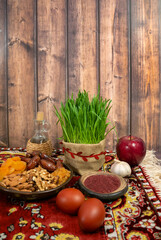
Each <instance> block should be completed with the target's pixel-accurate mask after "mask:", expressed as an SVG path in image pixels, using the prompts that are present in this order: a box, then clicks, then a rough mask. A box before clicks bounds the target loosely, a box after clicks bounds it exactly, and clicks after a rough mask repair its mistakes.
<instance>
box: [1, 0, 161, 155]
mask: <svg viewBox="0 0 161 240" xmlns="http://www.w3.org/2000/svg"><path fill="white" fill-rule="evenodd" d="M160 18H161V2H160V0H135V1H132V0H46V1H43V0H28V1H26V0H0V121H1V124H0V141H1V142H3V143H5V144H6V145H7V146H9V147H25V146H26V143H27V140H28V139H29V138H30V137H31V136H32V134H33V130H34V125H33V120H34V118H35V116H36V112H37V111H38V110H41V111H44V114H45V119H46V120H47V121H49V123H50V125H51V129H50V133H49V136H50V138H51V140H52V143H53V146H55V147H58V146H59V144H58V143H59V140H58V137H60V136H61V128H60V126H57V125H56V121H57V118H56V116H55V115H54V112H53V105H54V104H55V105H56V106H57V108H59V106H60V103H61V102H64V101H65V98H66V97H67V96H68V95H69V96H70V95H71V94H72V93H73V94H74V96H76V95H77V93H78V91H79V90H83V89H85V90H87V91H88V92H89V95H90V97H92V96H93V95H94V94H96V93H97V90H98V86H100V93H101V95H102V96H103V97H104V98H111V99H112V105H113V106H112V110H111V112H110V120H111V121H113V122H114V124H115V125H116V130H117V133H118V137H121V136H123V135H128V134H130V133H131V134H132V135H136V136H139V137H141V138H143V139H144V141H145V142H146V144H147V148H148V149H154V150H156V151H159V150H161V143H160V142H161V132H160V125H161V117H160V111H161V104H160V103H161V94H160V92H161V91H160V85H161V84H160V80H161V77H160V76H161V74H160V69H161V61H160V60H161V23H160V21H159V20H160ZM116 141H117V136H116V134H115V133H111V134H110V135H109V136H108V137H107V139H106V146H107V148H109V149H115V146H116ZM1 144H2V143H1Z"/></svg>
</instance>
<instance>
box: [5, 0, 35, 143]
mask: <svg viewBox="0 0 161 240" xmlns="http://www.w3.org/2000/svg"><path fill="white" fill-rule="evenodd" d="M7 4H8V5H7V9H8V15H7V18H8V111H9V112H8V117H9V140H10V141H9V144H10V146H12V147H18V146H21V147H25V146H26V142H27V140H28V138H30V137H31V136H32V134H33V119H34V117H35V109H36V106H35V92H34V48H33V46H34V44H33V41H34V6H35V4H34V0H28V1H26V0H21V1H18V0H8V1H7Z"/></svg>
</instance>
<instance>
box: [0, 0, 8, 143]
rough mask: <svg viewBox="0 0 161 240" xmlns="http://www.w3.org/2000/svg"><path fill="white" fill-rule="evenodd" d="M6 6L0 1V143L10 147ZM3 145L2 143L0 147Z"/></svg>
mask: <svg viewBox="0 0 161 240" xmlns="http://www.w3.org/2000/svg"><path fill="white" fill-rule="evenodd" d="M5 14H6V4H5V1H3V0H0V123H1V124H0V141H2V142H3V143H5V144H6V145H8V131H7V75H6V67H7V66H6V15H5ZM1 145H2V144H1V143H0V146H1Z"/></svg>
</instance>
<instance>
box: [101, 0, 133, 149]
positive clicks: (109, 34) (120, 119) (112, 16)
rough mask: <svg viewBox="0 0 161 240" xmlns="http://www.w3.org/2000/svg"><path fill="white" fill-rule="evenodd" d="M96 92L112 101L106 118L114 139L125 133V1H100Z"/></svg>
mask: <svg viewBox="0 0 161 240" xmlns="http://www.w3.org/2000/svg"><path fill="white" fill-rule="evenodd" d="M100 90H101V95H102V96H103V97H104V98H107V99H109V98H110V99H112V109H111V112H110V114H109V118H110V120H111V122H112V123H113V124H115V125H116V131H117V133H118V137H122V136H123V135H127V134H128V130H129V95H128V90H129V72H128V1H124V0H121V1H120V0H115V1H113V0H110V1H108V0H101V1H100ZM106 140H107V141H106V146H107V148H108V149H115V145H116V141H117V135H116V134H115V133H114V132H111V133H110V134H109V135H108V136H107V139H106Z"/></svg>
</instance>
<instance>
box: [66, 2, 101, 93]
mask: <svg viewBox="0 0 161 240" xmlns="http://www.w3.org/2000/svg"><path fill="white" fill-rule="evenodd" d="M96 40H97V8H96V1H95V0H80V1H75V0H69V1H68V67H69V68H68V73H69V82H68V86H69V96H71V94H72V93H73V95H74V97H75V96H76V95H77V93H78V91H79V90H86V91H88V92H89V96H90V97H92V96H93V95H94V94H96V93H97V88H98V79H97V62H96V61H97V50H96V47H97V42H96Z"/></svg>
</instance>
